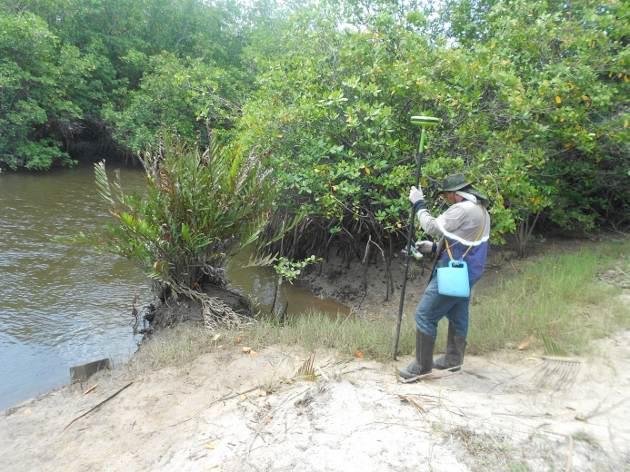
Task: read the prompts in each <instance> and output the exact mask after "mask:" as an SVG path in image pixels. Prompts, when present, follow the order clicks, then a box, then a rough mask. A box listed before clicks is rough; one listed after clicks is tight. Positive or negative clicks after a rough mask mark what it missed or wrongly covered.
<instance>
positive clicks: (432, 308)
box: [399, 174, 490, 379]
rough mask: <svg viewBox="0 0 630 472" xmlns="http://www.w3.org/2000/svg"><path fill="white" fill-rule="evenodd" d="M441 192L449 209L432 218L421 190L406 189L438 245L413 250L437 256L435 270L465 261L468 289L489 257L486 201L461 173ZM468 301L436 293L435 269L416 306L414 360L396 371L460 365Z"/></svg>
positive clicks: (429, 243) (424, 371)
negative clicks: (442, 348) (439, 348)
mask: <svg viewBox="0 0 630 472" xmlns="http://www.w3.org/2000/svg"><path fill="white" fill-rule="evenodd" d="M440 194H441V196H442V197H443V198H444V199H445V200H446V201H447V202H448V203H449V204H451V206H450V207H449V208H448V210H447V211H445V212H444V213H442V214H441V215H440V216H438V217H437V218H434V217H433V216H431V215H430V214H429V211H428V210H427V209H426V205H425V202H424V194H423V192H422V188H415V187H411V191H410V192H409V200H410V201H411V204H412V205H413V207H414V210H415V212H416V214H417V217H418V220H419V221H420V226H421V227H422V229H423V230H424V232H425V233H427V234H429V235H430V236H433V237H435V238H437V239H439V243H434V242H432V241H419V242H417V243H416V247H417V249H418V250H419V251H420V252H422V253H424V254H436V253H437V254H436V256H437V257H438V262H437V267H444V266H447V265H448V262H449V259H451V256H452V259H453V260H461V259H464V260H465V261H466V264H467V265H468V278H469V281H470V286H471V287H472V286H473V285H474V283H475V282H477V280H479V278H480V277H481V274H482V273H483V270H484V266H485V263H486V257H487V254H488V238H489V236H490V215H489V214H488V211H487V210H486V208H485V203H486V199H485V197H483V196H482V195H481V194H480V193H479V192H478V191H477V190H475V189H474V188H473V187H472V185H471V184H470V183H469V182H467V181H466V179H465V178H464V176H463V175H462V174H455V175H451V176H449V177H447V178H446V179H444V181H443V183H442V185H441V186H440ZM449 253H450V255H449ZM469 303H470V298H459V297H451V296H446V295H440V294H439V293H438V285H437V277H436V273H435V271H434V272H433V274H431V279H430V281H429V284H428V286H427V288H426V290H425V291H424V294H423V295H422V298H421V299H420V303H418V307H417V308H416V359H415V360H414V361H413V362H412V363H411V364H409V366H407V367H406V368H403V369H400V371H399V373H400V376H401V377H402V378H405V379H409V378H413V377H416V376H418V375H424V374H428V373H429V372H431V369H432V368H433V367H435V368H436V369H450V368H453V367H459V366H461V365H462V363H463V361H464V351H465V349H466V336H467V334H468V305H469ZM444 316H446V317H447V318H448V320H449V324H448V341H447V346H446V354H445V355H444V356H441V357H440V358H438V359H436V360H435V362H434V361H433V347H434V345H435V338H436V336H437V325H438V321H440V319H441V318H442V317H444ZM454 370H458V369H454Z"/></svg>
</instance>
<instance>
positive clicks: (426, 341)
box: [398, 329, 435, 379]
mask: <svg viewBox="0 0 630 472" xmlns="http://www.w3.org/2000/svg"><path fill="white" fill-rule="evenodd" d="M434 345H435V338H434V337H433V336H429V335H428V334H424V333H423V332H422V331H420V330H419V329H417V330H416V360H414V361H412V362H411V364H409V365H408V366H407V367H403V368H402V369H400V370H399V371H398V373H399V374H400V376H401V377H402V378H403V379H411V378H413V377H417V376H419V375H424V374H428V373H429V372H431V368H432V366H433V346H434Z"/></svg>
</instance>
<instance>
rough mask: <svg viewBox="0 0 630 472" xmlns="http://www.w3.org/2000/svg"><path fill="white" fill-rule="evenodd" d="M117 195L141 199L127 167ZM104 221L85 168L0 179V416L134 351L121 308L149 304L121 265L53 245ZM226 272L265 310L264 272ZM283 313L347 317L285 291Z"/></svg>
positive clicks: (134, 276) (130, 268)
mask: <svg viewBox="0 0 630 472" xmlns="http://www.w3.org/2000/svg"><path fill="white" fill-rule="evenodd" d="M121 181H122V185H123V188H124V189H125V190H126V191H135V192H141V191H142V188H143V185H144V179H143V174H142V173H141V172H140V171H137V170H130V169H121ZM108 221H109V216H108V214H107V212H106V206H105V204H104V202H103V201H102V200H101V199H100V197H99V196H98V193H97V190H96V185H95V182H94V175H93V171H92V168H91V167H81V168H77V169H68V170H59V171H53V172H50V173H46V174H11V173H0V410H3V409H5V408H7V407H9V406H11V405H14V404H16V403H18V402H20V401H22V400H25V399H27V398H30V397H33V396H35V395H38V394H40V393H44V392H46V391H48V390H50V389H52V388H55V387H58V386H61V385H63V384H65V383H67V382H68V381H69V373H68V369H69V367H71V366H75V365H78V364H82V363H85V362H90V361H93V360H96V359H100V358H104V357H109V358H111V359H112V360H113V361H114V364H120V363H122V362H125V361H126V360H127V359H129V357H130V356H131V355H132V354H133V353H134V352H135V350H136V348H137V343H138V342H139V341H140V339H139V338H138V337H135V338H134V336H133V335H132V329H131V321H132V320H131V317H130V311H131V306H132V301H133V298H134V295H136V294H137V295H138V297H139V300H140V302H141V303H142V302H148V301H149V300H150V299H151V294H150V290H149V284H148V283H147V279H146V278H145V277H144V275H143V274H142V272H141V271H140V270H139V269H138V268H137V267H136V266H134V265H133V264H132V263H131V262H130V261H127V260H125V259H122V258H119V257H116V256H114V255H111V254H102V253H99V252H97V251H96V250H94V249H92V248H91V247H85V246H79V245H75V244H71V243H69V242H67V241H65V240H64V239H63V238H64V237H68V236H72V235H75V234H77V233H78V232H80V231H84V232H86V231H90V230H93V229H97V228H98V227H99V226H102V225H104V224H105V223H107V222H108ZM246 259H247V258H245V257H237V258H236V259H235V261H234V262H233V263H231V264H230V265H229V267H228V272H227V274H228V278H229V280H230V281H231V282H232V283H233V285H235V286H236V287H239V288H241V289H242V290H244V291H245V292H246V293H248V294H250V295H253V296H255V297H256V298H257V299H258V300H259V301H260V302H261V303H263V304H264V303H268V304H270V303H271V300H272V299H273V289H274V278H273V275H272V273H271V272H270V271H269V270H266V269H260V268H258V269H252V268H246V269H244V268H242V262H245V261H246ZM284 290H285V295H286V297H287V300H288V302H289V314H292V313H293V314H297V313H304V312H308V311H319V312H327V313H332V314H336V313H338V312H343V313H347V308H346V307H344V306H342V305H339V304H337V303H336V302H334V301H332V300H322V299H320V298H318V297H315V296H313V295H312V294H311V293H310V292H308V291H307V290H304V289H301V288H297V287H292V286H285V287H284Z"/></svg>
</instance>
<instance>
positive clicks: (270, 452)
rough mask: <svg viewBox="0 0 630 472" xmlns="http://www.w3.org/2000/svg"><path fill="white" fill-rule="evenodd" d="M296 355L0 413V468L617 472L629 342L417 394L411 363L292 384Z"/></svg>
mask: <svg viewBox="0 0 630 472" xmlns="http://www.w3.org/2000/svg"><path fill="white" fill-rule="evenodd" d="M308 357H309V353H306V352H301V351H299V350H296V349H293V348H291V349H284V348H281V347H273V348H268V349H266V350H264V351H263V352H260V353H249V354H247V353H243V352H242V350H241V348H238V349H237V348H236V347H230V348H224V349H221V350H218V351H217V352H213V353H211V354H206V355H203V356H201V357H199V358H198V359H197V360H196V361H195V362H193V363H192V364H190V365H189V366H187V367H178V368H162V369H160V370H157V371H151V372H146V371H145V372H144V373H135V374H134V373H132V370H131V369H130V368H121V369H119V370H115V371H113V372H111V373H106V374H103V375H101V376H100V377H97V378H92V379H90V381H89V382H88V383H87V384H85V385H83V386H78V385H77V386H74V387H66V388H64V389H61V390H59V391H55V392H52V393H49V394H47V395H45V396H43V397H40V398H39V399H36V400H31V401H28V402H25V403H23V404H21V405H19V406H17V407H15V408H12V409H10V410H8V411H6V412H5V413H4V414H3V415H2V416H0V469H1V470H3V471H34V470H37V471H59V470H63V471H88V470H89V471H91V470H107V471H144V470H147V471H148V470H151V471H154V470H160V471H187V470H190V471H197V470H203V471H215V470H216V471H425V470H426V471H449V472H451V471H469V470H473V471H475V470H479V471H481V470H483V471H526V470H532V471H539V470H540V471H547V470H567V471H569V470H571V471H620V470H630V422H629V421H628V418H630V401H629V399H630V332H625V333H622V334H620V335H619V336H618V337H616V338H611V339H607V340H603V341H600V342H598V344H597V348H596V354H594V355H593V356H592V357H590V358H581V359H575V360H574V362H567V361H563V362H560V361H557V360H553V359H543V358H541V357H538V356H535V355H533V354H531V353H530V354H527V353H523V352H514V351H511V352H510V353H497V354H495V355H494V356H492V357H488V358H478V357H471V356H469V357H467V359H466V364H465V368H464V370H463V371H462V372H459V373H454V374H446V375H443V376H441V377H436V378H433V379H431V380H427V381H423V382H419V383H415V384H402V383H399V382H398V380H397V378H396V376H395V368H396V367H397V366H400V365H402V364H404V363H405V362H407V361H408V360H409V359H402V360H401V361H400V362H397V363H395V364H394V363H392V364H379V363H375V362H368V361H364V360H362V359H340V358H338V357H336V356H335V355H334V354H332V353H329V352H323V351H322V352H317V353H315V357H314V360H315V361H314V365H315V368H314V372H315V375H314V376H312V377H306V378H305V377H304V376H300V375H297V371H298V370H299V368H300V366H302V365H303V363H304V362H305V360H306V359H308ZM130 382H133V383H132V384H131V385H130V386H129V387H128V388H126V389H125V390H123V391H122V392H120V393H119V394H118V395H117V396H115V397H114V398H112V399H111V400H109V401H107V402H106V403H105V404H103V405H102V406H101V407H100V408H98V409H97V410H95V411H93V412H91V413H90V414H88V415H86V416H84V417H82V418H80V419H78V420H76V421H75V422H74V423H72V424H70V423H71V421H72V420H73V419H74V418H76V417H77V416H79V415H81V414H82V413H84V412H86V411H87V410H89V409H90V408H91V407H93V406H94V405H97V404H98V403H99V402H101V401H102V400H104V399H106V398H107V397H108V396H110V395H111V394H112V393H114V392H116V391H117V390H118V389H120V388H121V387H123V386H125V385H127V384H129V383H130ZM93 384H96V385H97V388H96V389H95V390H94V391H92V392H91V393H88V394H84V392H83V390H84V389H86V388H87V387H88V386H91V385H93ZM69 424H70V425H69ZM68 425H69V426H68Z"/></svg>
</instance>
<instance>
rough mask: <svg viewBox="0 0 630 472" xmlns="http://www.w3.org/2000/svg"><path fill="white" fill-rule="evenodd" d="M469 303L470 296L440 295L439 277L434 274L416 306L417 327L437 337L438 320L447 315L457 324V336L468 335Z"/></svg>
mask: <svg viewBox="0 0 630 472" xmlns="http://www.w3.org/2000/svg"><path fill="white" fill-rule="evenodd" d="M469 304H470V298H459V297H448V296H446V295H440V294H439V293H438V286H437V277H435V276H434V277H432V278H431V282H429V285H428V286H427V289H426V290H425V291H424V294H423V295H422V298H421V299H420V302H419V303H418V307H417V308H416V328H417V329H419V330H420V331H422V332H423V333H424V334H428V335H429V336H433V337H434V338H435V337H436V336H437V326H438V321H440V320H441V319H442V317H444V316H446V317H447V318H448V320H449V321H451V322H452V323H453V324H454V325H455V336H464V337H466V335H467V334H468V305H469Z"/></svg>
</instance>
